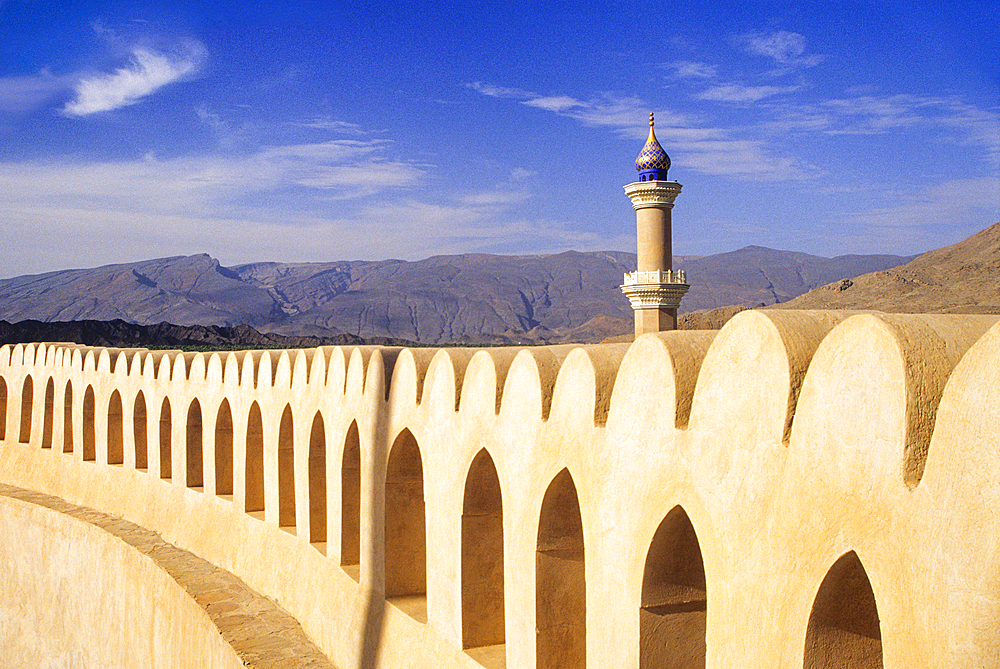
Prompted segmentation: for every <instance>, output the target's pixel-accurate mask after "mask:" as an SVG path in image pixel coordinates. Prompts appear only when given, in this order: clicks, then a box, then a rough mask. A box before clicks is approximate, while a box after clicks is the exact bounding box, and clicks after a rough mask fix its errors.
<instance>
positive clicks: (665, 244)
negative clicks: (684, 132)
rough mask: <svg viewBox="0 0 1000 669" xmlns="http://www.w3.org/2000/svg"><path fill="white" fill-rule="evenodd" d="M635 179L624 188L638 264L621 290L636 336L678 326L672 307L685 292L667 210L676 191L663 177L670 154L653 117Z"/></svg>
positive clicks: (676, 193) (636, 165)
mask: <svg viewBox="0 0 1000 669" xmlns="http://www.w3.org/2000/svg"><path fill="white" fill-rule="evenodd" d="M635 169H636V170H638V172H639V180H638V181H636V182H634V183H630V184H629V185H627V186H625V194H626V195H628V196H629V199H631V200H632V208H633V209H635V226H636V251H637V256H638V258H637V266H636V271H635V272H628V273H627V274H625V281H624V284H623V285H622V292H623V293H625V295H627V296H628V299H629V301H630V302H631V303H632V310H633V312H634V313H635V336H636V337H638V336H639V335H641V334H646V333H647V332H663V331H665V330H676V329H677V309H678V308H679V307H680V305H681V298H683V297H684V294H685V293H686V292H687V291H688V288H690V286H689V285H688V284H687V277H686V276H685V273H684V271H683V270H681V271H679V272H674V271H673V249H672V248H671V247H672V244H671V239H670V234H671V231H670V224H671V220H670V213H671V210H672V209H673V208H674V200H675V199H676V198H677V196H678V194H680V192H681V185H680V184H679V183H677V182H676V181H667V170H668V169H670V157H669V156H667V152H666V151H664V150H663V147H661V146H660V143H659V142H658V141H656V134H655V133H654V132H653V115H652V114H650V115H649V138H648V139H647V140H646V145H645V146H643V147H642V152H641V153H640V154H639V157H638V158H636V160H635Z"/></svg>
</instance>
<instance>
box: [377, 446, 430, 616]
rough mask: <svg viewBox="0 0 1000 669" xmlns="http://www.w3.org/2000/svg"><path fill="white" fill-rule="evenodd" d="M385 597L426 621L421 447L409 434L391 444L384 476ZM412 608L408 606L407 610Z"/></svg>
mask: <svg viewBox="0 0 1000 669" xmlns="http://www.w3.org/2000/svg"><path fill="white" fill-rule="evenodd" d="M385 595H386V597H396V598H409V599H410V600H411V601H410V602H404V603H403V604H404V606H403V607H402V608H403V609H404V610H405V611H407V613H409V614H410V615H411V616H413V617H415V618H418V619H420V618H421V617H423V620H424V621H426V608H424V609H423V611H422V612H421V611H420V606H421V605H423V606H424V607H426V596H427V528H426V524H425V510H424V470H423V463H422V461H421V458H420V446H419V445H418V444H417V440H416V439H415V438H414V436H413V434H412V433H411V432H410V431H409V430H403V431H402V432H401V433H400V434H399V436H398V437H396V439H395V441H394V442H393V444H392V449H391V450H390V451H389V461H388V465H387V468H386V476H385ZM408 605H409V606H408Z"/></svg>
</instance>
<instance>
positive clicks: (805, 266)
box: [0, 246, 911, 345]
mask: <svg viewBox="0 0 1000 669" xmlns="http://www.w3.org/2000/svg"><path fill="white" fill-rule="evenodd" d="M910 259H911V258H907V257H901V256H886V255H880V256H841V257H838V258H822V257H818V256H811V255H808V254H805V253H794V252H789V251H776V250H773V249H767V248H763V247H759V246H748V247H746V248H743V249H739V250H737V251H732V252H729V253H723V254H718V255H712V256H700V257H690V256H689V257H678V258H676V260H675V266H676V267H677V268H683V269H685V270H687V275H688V278H689V280H690V281H691V283H692V287H691V291H690V292H689V293H688V295H687V296H686V297H685V299H684V309H685V310H696V309H705V308H713V307H719V306H724V305H731V304H740V305H744V306H750V307H756V306H760V305H767V304H773V303H775V302H785V301H787V300H790V299H792V298H794V297H796V296H798V295H800V294H802V293H805V292H806V291H808V290H810V289H812V288H815V287H817V286H821V285H823V284H827V283H829V282H831V281H835V280H841V279H844V278H847V277H852V276H857V275H858V274H863V273H865V272H871V271H874V270H883V269H886V268H890V267H895V266H897V265H900V264H903V263H905V262H907V261H909V260H910ZM633 269H635V255H634V254H630V253H624V252H618V251H607V252H593V253H580V252H576V251H569V252H566V253H560V254H555V255H545V256H497V255H486V254H466V255H454V256H434V257H432V258H427V259H425V260H420V261H416V262H404V261H400V260H384V261H374V262H367V261H335V262H327V263H298V264H296V263H276V262H260V263H251V264H246V265H239V266H235V267H223V266H222V265H221V264H220V263H219V262H218V261H217V260H215V259H214V258H212V257H210V256H208V255H205V254H201V255H194V256H179V257H171V258H161V259H156V260H146V261H141V262H134V263H126V264H120V265H107V266H104V267H97V268H93V269H75V270H63V271H56V272H48V273H46V274H39V275H32V276H20V277H15V278H12V279H4V280H0V318H2V319H5V320H7V321H9V322H17V321H24V320H36V321H42V322H52V321H62V322H75V321H82V320H92V321H109V322H110V321H116V320H120V321H123V322H125V323H133V324H136V325H155V324H158V323H161V322H163V321H166V322H168V323H173V324H176V325H179V326H191V325H202V326H219V327H236V326H239V325H248V326H250V327H252V328H254V329H255V330H256V331H258V333H261V334H274V335H284V336H290V337H309V336H312V337H322V338H332V337H337V336H340V335H352V336H355V337H360V338H363V339H365V340H371V339H372V338H377V337H381V338H385V339H392V340H407V341H414V342H420V343H424V344H469V345H480V344H539V343H556V342H571V341H572V342H596V341H601V340H602V339H604V338H606V337H610V336H615V335H619V334H623V333H627V332H629V331H631V329H632V321H633V317H632V311H631V309H630V307H629V304H628V300H627V299H625V297H624V296H623V295H622V294H621V291H620V290H619V285H620V284H621V282H622V275H623V273H624V272H626V271H631V270H633Z"/></svg>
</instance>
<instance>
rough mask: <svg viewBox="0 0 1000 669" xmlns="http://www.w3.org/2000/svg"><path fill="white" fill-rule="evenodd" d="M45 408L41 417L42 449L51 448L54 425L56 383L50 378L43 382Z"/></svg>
mask: <svg viewBox="0 0 1000 669" xmlns="http://www.w3.org/2000/svg"><path fill="white" fill-rule="evenodd" d="M44 402H45V407H44V409H43V411H44V413H43V415H42V448H52V431H53V428H54V425H55V405H56V382H55V380H54V379H53V378H52V377H51V376H50V377H49V380H48V381H46V382H45V400H44Z"/></svg>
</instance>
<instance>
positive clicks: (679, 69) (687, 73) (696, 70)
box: [667, 60, 719, 79]
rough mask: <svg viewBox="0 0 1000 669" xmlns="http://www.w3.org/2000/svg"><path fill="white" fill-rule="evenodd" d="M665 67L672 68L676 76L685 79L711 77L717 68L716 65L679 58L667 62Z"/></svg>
mask: <svg viewBox="0 0 1000 669" xmlns="http://www.w3.org/2000/svg"><path fill="white" fill-rule="evenodd" d="M667 67H670V68H672V69H673V70H674V74H675V75H676V76H678V77H682V78H685V79H712V78H713V77H715V73H716V72H717V71H718V69H719V68H718V67H717V66H716V65H709V64H708V63H698V62H693V61H690V60H679V61H676V62H674V63H668V65H667Z"/></svg>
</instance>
